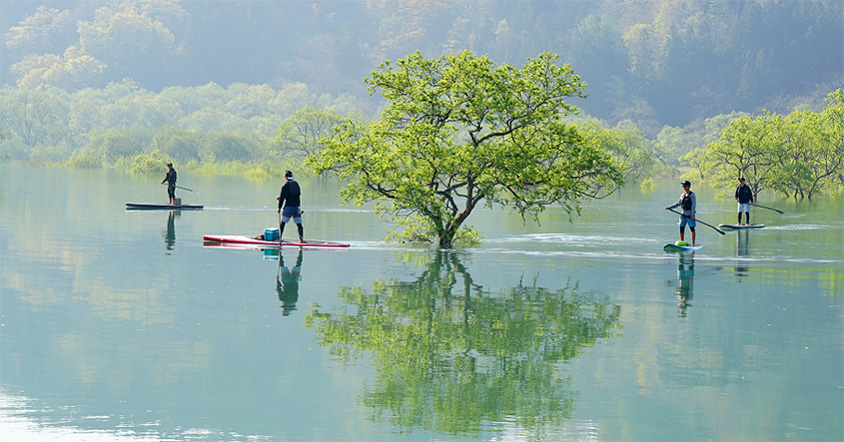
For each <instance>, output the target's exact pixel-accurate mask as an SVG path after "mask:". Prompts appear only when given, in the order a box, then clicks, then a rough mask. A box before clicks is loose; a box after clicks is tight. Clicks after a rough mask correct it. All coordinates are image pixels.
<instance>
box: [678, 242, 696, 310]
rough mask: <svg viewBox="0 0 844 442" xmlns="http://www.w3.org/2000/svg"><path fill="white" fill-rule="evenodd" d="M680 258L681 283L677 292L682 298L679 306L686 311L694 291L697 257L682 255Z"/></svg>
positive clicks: (679, 277)
mask: <svg viewBox="0 0 844 442" xmlns="http://www.w3.org/2000/svg"><path fill="white" fill-rule="evenodd" d="M679 259H680V263H679V264H678V265H677V281H678V283H679V284H678V286H677V290H676V291H675V294H676V295H677V298H678V299H679V300H680V304H678V305H677V306H678V307H680V309H682V310H683V313H685V310H686V307H688V306H689V305H690V304H689V300H691V299H692V296H693V292H694V278H695V259H694V258H693V257H692V255H680V258H679Z"/></svg>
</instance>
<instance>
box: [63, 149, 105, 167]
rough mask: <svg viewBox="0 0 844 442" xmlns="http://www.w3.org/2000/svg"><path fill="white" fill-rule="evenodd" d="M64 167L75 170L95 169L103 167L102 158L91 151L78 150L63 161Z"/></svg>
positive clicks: (97, 153)
mask: <svg viewBox="0 0 844 442" xmlns="http://www.w3.org/2000/svg"><path fill="white" fill-rule="evenodd" d="M65 165H67V166H68V167H74V168H77V169H97V168H100V167H103V158H102V155H100V154H99V152H95V151H94V150H92V149H78V150H76V151H74V152H73V153H72V154H71V155H70V158H68V159H67V160H66V161H65Z"/></svg>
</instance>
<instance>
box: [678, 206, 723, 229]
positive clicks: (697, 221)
mask: <svg viewBox="0 0 844 442" xmlns="http://www.w3.org/2000/svg"><path fill="white" fill-rule="evenodd" d="M668 210H670V211H672V212H674V213H676V214H677V215H680V216H682V217H684V218H689V217H688V216H686V215H683V214H682V213H680V212H678V211H676V210H674V209H668ZM695 222H696V223H701V224H703V225H704V226H706V227H712V228H713V229H715V231H716V232H718V233H720V234H722V235H726V233H724V231H723V230H721V229H719V228H717V227H715V226H713V225H712V224H707V223H705V222H703V221H701V220H699V219H697V218H695Z"/></svg>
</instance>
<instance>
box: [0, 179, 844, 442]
mask: <svg viewBox="0 0 844 442" xmlns="http://www.w3.org/2000/svg"><path fill="white" fill-rule="evenodd" d="M162 177H163V173H162ZM162 177H146V178H144V177H135V176H131V175H125V174H122V173H120V172H116V171H101V170H96V171H84V170H83V171H76V170H62V169H27V168H11V167H8V166H2V167H0V189H2V190H0V278H1V279H2V283H0V290H1V291H0V434H4V435H5V436H8V437H9V438H11V439H8V440H23V441H40V440H44V439H53V440H95V441H99V440H121V441H134V440H149V441H163V440H167V441H217V440H225V441H241V440H242V441H247V440H250V441H252V440H262V441H304V440H326V441H346V440H372V441H378V440H390V441H392V440H411V441H432V440H437V441H439V440H453V441H461V440H466V441H469V440H472V441H474V440H486V441H555V440H595V441H604V440H634V441H639V440H672V441H676V440H766V441H771V440H806V441H838V440H842V439H844V423H842V422H843V421H842V419H841V416H843V415H844V339H843V338H842V336H844V322H842V294H844V246H842V245H843V244H844V221H842V214H844V204H843V203H842V201H841V199H840V198H839V199H831V200H829V199H822V200H818V201H813V202H808V201H803V202H799V203H798V202H794V201H791V200H781V199H776V198H774V197H773V196H771V195H765V196H767V197H769V199H767V200H765V201H763V202H762V203H763V204H765V205H768V206H772V207H777V208H779V209H781V210H783V211H785V212H786V214H785V215H779V214H777V213H774V212H770V211H767V212H766V211H763V210H760V209H757V210H754V212H753V221H754V222H759V223H764V224H766V225H767V226H768V227H766V228H765V229H761V230H756V231H749V232H729V233H727V234H726V235H723V236H722V235H719V234H718V233H717V232H715V231H714V230H712V229H708V228H706V227H698V229H699V230H698V240H699V242H701V243H704V244H705V248H704V249H703V250H701V251H699V252H697V253H694V254H683V255H678V254H669V253H665V252H663V251H662V245H663V244H664V243H666V242H673V241H674V240H675V239H676V237H677V226H676V219H675V216H674V215H672V214H670V213H666V212H665V210H663V207H664V206H665V205H667V204H668V203H672V202H674V201H675V200H676V199H677V198H678V197H679V194H680V192H681V189H680V188H679V186H674V182H666V183H663V185H662V187H661V188H660V189H659V190H657V191H654V192H651V193H648V194H643V193H641V192H640V191H639V190H638V189H625V190H624V191H622V192H620V193H619V194H618V195H614V196H612V197H610V198H608V199H606V200H602V201H596V202H592V203H589V204H588V205H587V206H586V207H585V208H584V211H583V213H582V215H580V216H574V217H572V219H571V220H570V218H569V216H568V215H566V214H565V213H564V212H562V211H561V210H560V209H557V208H551V209H549V210H548V211H546V212H545V213H544V214H543V215H542V216H541V218H540V220H541V224H540V225H538V226H537V225H535V224H527V225H525V224H523V223H522V221H521V219H520V218H518V216H515V215H511V214H508V213H507V212H506V211H500V210H484V211H482V212H479V213H477V214H475V215H473V217H472V218H470V221H471V222H472V223H473V224H474V225H475V226H476V227H477V228H478V230H479V231H480V232H481V233H482V234H483V235H484V236H485V237H486V241H485V243H484V245H483V246H481V247H478V248H470V249H458V250H454V251H450V252H439V251H436V250H433V249H429V248H421V247H413V246H407V245H401V244H386V243H384V242H382V241H381V239H382V238H383V237H384V236H385V235H386V232H387V231H388V230H389V229H390V228H391V226H390V225H389V224H388V223H386V222H385V221H384V220H381V219H379V218H377V217H376V216H375V215H374V214H373V213H372V212H371V211H370V210H368V209H367V208H356V207H349V206H342V205H341V204H340V200H339V197H338V196H337V189H338V184H337V183H336V182H333V181H331V180H325V179H303V180H301V182H302V185H303V190H304V195H303V204H304V206H305V207H304V210H305V228H306V231H305V232H306V236H307V237H310V238H318V239H327V240H334V241H345V242H348V243H350V244H351V247H350V248H348V249H343V250H313V249H309V250H298V249H284V250H282V251H281V252H280V253H278V252H275V251H261V250H252V249H239V250H233V249H223V248H219V247H205V246H204V245H203V241H202V235H204V234H258V233H261V232H262V231H263V229H264V228H265V227H271V226H274V225H276V223H277V221H278V220H277V214H276V212H275V208H274V204H275V195H277V193H278V186H279V185H280V184H281V183H275V182H252V181H248V180H243V179H239V178H205V177H196V176H191V175H190V174H187V173H180V183H179V184H180V185H183V186H185V187H189V188H191V189H194V190H196V191H197V192H198V193H188V192H180V194H179V195H178V196H180V197H182V198H183V202H184V203H191V204H204V205H205V206H206V209H205V210H203V211H185V212H168V211H126V210H125V209H124V203H125V202H127V201H133V202H161V201H166V198H167V195H166V188H165V187H164V186H161V185H159V184H158V183H159V182H160V179H161V178H162ZM693 190H695V191H696V192H697V193H698V202H699V218H700V219H702V220H704V221H707V222H708V223H710V224H714V225H717V224H719V223H722V222H723V223H731V222H734V220H735V207H734V203H732V202H730V201H725V200H719V199H717V198H716V197H715V196H714V193H713V192H711V191H708V190H707V189H694V188H693ZM286 233H287V235H286V236H290V235H295V230H294V229H288V231H287V232H286ZM4 440H7V439H6V438H5V437H4Z"/></svg>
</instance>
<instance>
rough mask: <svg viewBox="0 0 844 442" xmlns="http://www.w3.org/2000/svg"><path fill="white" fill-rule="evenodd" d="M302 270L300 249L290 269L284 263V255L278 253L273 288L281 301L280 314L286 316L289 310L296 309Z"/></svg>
mask: <svg viewBox="0 0 844 442" xmlns="http://www.w3.org/2000/svg"><path fill="white" fill-rule="evenodd" d="M301 271H302V249H299V255H298V256H297V257H296V265H295V266H293V268H292V269H289V268H287V266H285V265H284V256H282V255H281V254H279V255H278V273H276V277H275V290H276V292H278V300H279V301H281V314H282V315H284V316H287V315H289V314H290V312H291V311H293V310H296V302H297V301H299V279H301V275H300V274H301Z"/></svg>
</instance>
